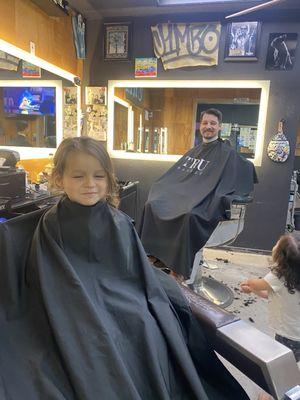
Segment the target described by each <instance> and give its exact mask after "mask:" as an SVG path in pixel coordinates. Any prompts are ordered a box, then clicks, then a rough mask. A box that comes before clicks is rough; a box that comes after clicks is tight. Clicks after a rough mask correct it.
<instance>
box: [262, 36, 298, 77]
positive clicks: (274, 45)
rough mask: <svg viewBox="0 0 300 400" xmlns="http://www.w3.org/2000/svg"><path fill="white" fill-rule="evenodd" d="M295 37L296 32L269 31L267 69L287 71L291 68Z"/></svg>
mask: <svg viewBox="0 0 300 400" xmlns="http://www.w3.org/2000/svg"><path fill="white" fill-rule="evenodd" d="M297 38H298V34H297V33H270V37H269V45H268V52H267V60H266V69H267V70H278V71H288V70H291V69H292V68H293V66H294V62H295V53H296V47H297Z"/></svg>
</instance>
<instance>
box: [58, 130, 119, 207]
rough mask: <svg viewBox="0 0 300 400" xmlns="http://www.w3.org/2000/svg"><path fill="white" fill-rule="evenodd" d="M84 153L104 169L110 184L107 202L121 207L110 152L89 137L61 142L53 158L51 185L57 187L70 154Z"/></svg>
mask: <svg viewBox="0 0 300 400" xmlns="http://www.w3.org/2000/svg"><path fill="white" fill-rule="evenodd" d="M74 152H83V153H86V154H89V155H91V156H93V157H95V158H96V159H97V160H98V161H99V162H100V164H101V166H102V168H103V169H104V171H105V173H106V177H107V182H108V191H107V195H106V200H107V202H108V203H109V204H110V205H112V206H113V207H118V205H119V187H118V184H117V182H116V178H115V176H114V172H113V166H112V162H111V159H110V157H109V154H108V152H107V151H106V149H105V147H104V146H103V145H102V143H101V142H99V141H98V140H95V139H92V138H90V137H88V136H80V137H75V138H67V139H65V140H63V141H62V142H61V144H60V145H59V146H58V149H57V150H56V153H55V155H54V158H53V164H54V166H53V169H52V173H51V184H52V186H54V187H55V186H56V184H55V182H56V180H57V178H60V177H62V176H63V173H64V170H65V166H66V160H67V157H68V155H69V154H70V153H74Z"/></svg>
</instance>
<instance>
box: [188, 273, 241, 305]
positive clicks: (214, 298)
mask: <svg viewBox="0 0 300 400" xmlns="http://www.w3.org/2000/svg"><path fill="white" fill-rule="evenodd" d="M190 287H191V289H192V290H193V291H194V292H195V293H196V294H199V295H200V296H202V297H204V298H205V299H207V300H210V301H211V302H212V303H214V304H216V305H218V306H219V307H222V308H225V307H228V306H229V305H230V304H231V303H232V302H233V299H234V295H233V292H232V291H231V289H230V288H228V287H227V286H226V285H224V284H223V283H221V282H218V281H216V280H215V279H213V278H208V277H206V276H204V277H203V278H202V280H201V282H200V283H199V284H193V285H190Z"/></svg>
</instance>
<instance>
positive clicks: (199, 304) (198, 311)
mask: <svg viewBox="0 0 300 400" xmlns="http://www.w3.org/2000/svg"><path fill="white" fill-rule="evenodd" d="M181 289H182V291H183V293H184V295H185V297H186V299H187V301H188V303H189V305H190V308H191V310H192V313H193V314H194V316H195V317H196V318H197V319H198V320H199V321H200V323H201V325H202V327H203V328H204V330H205V332H206V333H207V335H209V339H210V341H211V343H212V346H213V348H214V349H215V351H216V352H217V353H219V354H220V355H221V356H223V357H224V358H225V359H226V360H228V361H229V362H230V363H231V364H233V365H234V366H235V367H236V368H238V369H239V370H240V371H242V372H243V373H244V374H245V375H247V376H248V377H249V378H250V379H251V380H252V381H254V382H255V383H256V384H257V385H259V386H260V387H261V388H263V389H264V390H266V391H267V392H268V393H270V394H271V395H272V396H273V397H274V398H275V399H277V400H282V399H283V398H284V396H285V394H286V392H288V390H290V389H292V388H295V387H296V386H297V385H299V383H300V371H299V369H298V366H297V363H296V360H295V357H294V355H293V353H292V351H291V350H290V349H288V348H287V347H285V346H283V345H282V344H281V343H279V342H277V341H275V340H274V339H272V338H271V337H269V336H268V335H266V334H264V333H263V332H261V331H259V330H258V329H256V328H255V327H253V326H252V325H250V324H248V323H246V322H244V321H242V320H240V319H239V318H238V317H236V316H235V315H233V314H231V313H229V312H228V311H225V310H223V309H221V308H220V307H218V306H216V305H215V304H213V303H211V302H210V301H208V300H206V299H203V298H201V297H200V296H198V295H196V294H195V293H194V292H193V291H192V290H190V289H189V288H187V287H185V286H184V285H182V284H181ZM283 371H284V372H283ZM297 396H298V395H297ZM286 398H287V399H288V398H289V397H286ZM293 399H294V400H299V399H300V395H299V397H293Z"/></svg>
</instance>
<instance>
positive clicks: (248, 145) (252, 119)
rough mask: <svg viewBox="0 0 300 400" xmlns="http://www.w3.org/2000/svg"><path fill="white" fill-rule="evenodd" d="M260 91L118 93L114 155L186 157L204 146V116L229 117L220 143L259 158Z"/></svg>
mask: <svg viewBox="0 0 300 400" xmlns="http://www.w3.org/2000/svg"><path fill="white" fill-rule="evenodd" d="M260 99H261V89H260V88H247V89H246V88H138V87H133V88H130V87H127V88H121V87H115V88H114V141H113V149H114V150H123V151H127V152H137V153H153V154H176V155H180V154H184V153H185V152H186V151H187V150H189V149H190V148H191V147H193V146H195V145H198V144H199V143H200V141H201V135H200V132H199V116H200V113H201V111H203V110H205V109H207V108H212V107H213V108H217V109H219V110H220V111H221V112H222V114H223V123H222V130H221V131H220V137H221V138H223V139H224V140H227V141H228V142H229V143H230V144H231V146H233V147H234V148H235V149H236V150H237V151H238V152H239V153H240V154H241V155H243V156H245V157H247V158H255V148H256V141H257V125H258V115H259V107H260Z"/></svg>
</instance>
